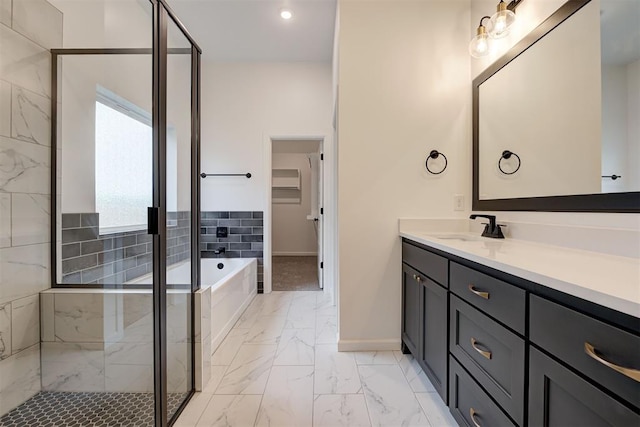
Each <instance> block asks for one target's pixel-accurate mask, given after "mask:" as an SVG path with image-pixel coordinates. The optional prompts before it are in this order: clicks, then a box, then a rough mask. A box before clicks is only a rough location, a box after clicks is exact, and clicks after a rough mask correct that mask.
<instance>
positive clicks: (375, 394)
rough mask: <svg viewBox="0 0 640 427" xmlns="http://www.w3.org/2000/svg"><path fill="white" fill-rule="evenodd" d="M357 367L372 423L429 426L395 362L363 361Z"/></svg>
mask: <svg viewBox="0 0 640 427" xmlns="http://www.w3.org/2000/svg"><path fill="white" fill-rule="evenodd" d="M358 371H359V372H360V378H361V380H362V388H363V390H364V396H365V399H366V402H367V407H368V409H369V416H370V417H371V424H372V425H374V426H400V425H411V426H430V424H429V421H428V420H427V417H426V416H425V414H424V412H423V411H422V408H421V407H420V404H419V403H418V401H417V400H416V398H415V395H414V393H413V391H412V390H411V387H409V383H408V382H407V380H406V378H405V377H404V374H403V373H402V370H401V369H400V367H399V366H398V365H365V366H359V367H358Z"/></svg>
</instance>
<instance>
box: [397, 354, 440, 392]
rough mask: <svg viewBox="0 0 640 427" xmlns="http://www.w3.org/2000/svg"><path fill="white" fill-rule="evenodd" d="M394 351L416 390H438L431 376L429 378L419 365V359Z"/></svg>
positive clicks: (408, 379)
mask: <svg viewBox="0 0 640 427" xmlns="http://www.w3.org/2000/svg"><path fill="white" fill-rule="evenodd" d="M393 353H394V355H395V356H396V359H397V360H398V365H399V366H400V369H402V372H403V373H404V376H405V378H406V379H407V381H408V382H409V385H410V386H411V389H412V390H413V391H414V392H416V393H419V392H435V391H436V389H435V388H434V387H433V384H431V381H429V378H427V376H426V374H425V373H424V371H423V370H422V368H421V367H420V365H418V361H417V360H416V359H415V358H414V357H413V356H412V355H410V354H402V352H401V351H394V352H393Z"/></svg>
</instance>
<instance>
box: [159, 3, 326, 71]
mask: <svg viewBox="0 0 640 427" xmlns="http://www.w3.org/2000/svg"><path fill="white" fill-rule="evenodd" d="M168 2H169V4H170V6H171V8H172V9H173V10H174V11H175V12H176V14H177V15H178V17H179V18H180V20H181V21H182V22H183V23H184V25H185V26H186V27H187V29H188V30H189V32H190V33H191V35H192V36H193V38H194V39H195V40H196V42H197V43H198V45H199V46H200V47H201V48H202V55H203V60H204V61H233V62H235V61H314V62H330V61H331V57H332V53H333V33H334V25H335V14H336V0H281V1H273V0H168ZM283 7H287V8H288V9H289V10H291V11H292V12H293V18H291V19H290V20H288V21H285V20H284V19H282V18H281V17H280V9H281V8H283Z"/></svg>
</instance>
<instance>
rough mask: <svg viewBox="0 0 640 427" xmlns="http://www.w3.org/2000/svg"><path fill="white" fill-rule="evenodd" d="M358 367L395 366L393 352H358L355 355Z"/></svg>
mask: <svg viewBox="0 0 640 427" xmlns="http://www.w3.org/2000/svg"><path fill="white" fill-rule="evenodd" d="M355 355H356V363H357V364H358V365H396V364H398V361H397V360H396V358H395V356H394V355H393V351H359V352H357V353H355Z"/></svg>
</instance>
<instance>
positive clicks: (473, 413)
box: [469, 408, 481, 427]
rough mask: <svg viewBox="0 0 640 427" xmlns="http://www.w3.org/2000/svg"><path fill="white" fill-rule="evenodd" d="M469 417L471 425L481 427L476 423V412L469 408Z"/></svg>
mask: <svg viewBox="0 0 640 427" xmlns="http://www.w3.org/2000/svg"><path fill="white" fill-rule="evenodd" d="M469 416H470V417H471V421H473V425H475V426H476V427H481V426H480V424H478V422H477V421H476V410H475V409H473V408H469Z"/></svg>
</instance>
